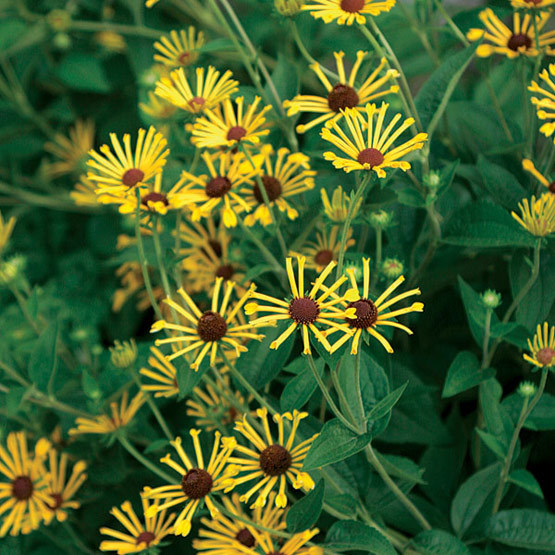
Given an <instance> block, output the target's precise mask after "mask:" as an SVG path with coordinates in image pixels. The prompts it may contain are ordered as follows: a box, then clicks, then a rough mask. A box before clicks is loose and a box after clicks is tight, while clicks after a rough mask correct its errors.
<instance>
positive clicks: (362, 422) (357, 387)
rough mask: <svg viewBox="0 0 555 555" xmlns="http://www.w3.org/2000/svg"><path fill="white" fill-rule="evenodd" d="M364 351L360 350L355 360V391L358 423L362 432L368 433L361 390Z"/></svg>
mask: <svg viewBox="0 0 555 555" xmlns="http://www.w3.org/2000/svg"><path fill="white" fill-rule="evenodd" d="M361 350H362V349H359V350H358V351H357V354H356V358H355V391H356V396H357V407H358V413H359V414H358V416H359V419H358V422H359V425H360V427H361V431H362V432H365V431H366V429H365V428H366V411H365V410H364V401H363V400H362V391H361V389H360V353H361ZM363 427H364V428H363Z"/></svg>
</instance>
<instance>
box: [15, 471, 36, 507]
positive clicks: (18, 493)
mask: <svg viewBox="0 0 555 555" xmlns="http://www.w3.org/2000/svg"><path fill="white" fill-rule="evenodd" d="M33 490H34V486H33V481H32V480H31V478H29V476H18V477H17V478H15V479H14V480H12V495H13V496H14V497H15V498H16V499H17V500H18V501H26V500H27V499H29V498H30V497H31V496H32V495H33Z"/></svg>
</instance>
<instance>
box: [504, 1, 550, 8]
mask: <svg viewBox="0 0 555 555" xmlns="http://www.w3.org/2000/svg"><path fill="white" fill-rule="evenodd" d="M511 5H512V6H513V8H521V9H528V10H545V9H547V10H552V9H553V6H554V5H555V0H511Z"/></svg>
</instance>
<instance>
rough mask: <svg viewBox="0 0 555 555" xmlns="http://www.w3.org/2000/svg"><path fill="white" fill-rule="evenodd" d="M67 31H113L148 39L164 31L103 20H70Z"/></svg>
mask: <svg viewBox="0 0 555 555" xmlns="http://www.w3.org/2000/svg"><path fill="white" fill-rule="evenodd" d="M69 31H70V32H71V31H85V32H91V33H97V32H99V31H113V32H114V33H119V34H120V35H132V36H138V37H146V38H149V39H159V38H160V37H161V36H162V35H163V34H164V33H165V31H162V30H159V29H149V28H148V27H141V26H137V25H121V24H118V23H108V22H105V21H72V22H71V25H70V27H69Z"/></svg>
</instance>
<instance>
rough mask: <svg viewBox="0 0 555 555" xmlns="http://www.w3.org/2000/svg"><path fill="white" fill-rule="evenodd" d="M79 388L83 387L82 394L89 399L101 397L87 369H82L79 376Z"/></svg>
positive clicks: (97, 386)
mask: <svg viewBox="0 0 555 555" xmlns="http://www.w3.org/2000/svg"><path fill="white" fill-rule="evenodd" d="M81 386H82V387H83V393H84V394H85V395H86V396H87V397H89V398H90V399H99V398H100V397H101V396H102V391H101V389H100V386H99V385H98V381H97V380H96V379H95V378H94V377H93V376H91V374H90V372H89V371H88V370H87V369H84V370H83V372H82V374H81Z"/></svg>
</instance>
